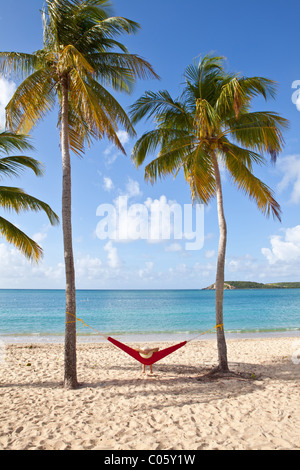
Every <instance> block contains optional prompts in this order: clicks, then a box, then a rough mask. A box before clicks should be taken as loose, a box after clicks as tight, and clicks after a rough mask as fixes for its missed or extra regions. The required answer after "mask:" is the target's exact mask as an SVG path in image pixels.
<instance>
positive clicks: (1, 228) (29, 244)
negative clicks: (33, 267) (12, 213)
mask: <svg viewBox="0 0 300 470" xmlns="http://www.w3.org/2000/svg"><path fill="white" fill-rule="evenodd" d="M0 235H1V236H2V237H4V238H5V239H6V240H7V242H8V243H11V244H13V245H14V246H15V247H16V248H17V249H18V250H20V251H21V253H22V254H23V255H24V256H25V257H26V258H27V259H29V260H31V261H35V262H37V261H39V260H40V258H41V257H42V255H43V250H42V248H41V247H40V246H39V245H38V244H37V243H36V242H35V241H34V240H32V239H31V238H30V237H28V235H26V233H24V232H22V230H20V229H19V228H18V227H16V226H15V225H13V224H12V223H11V222H9V221H8V220H6V219H4V218H3V217H0Z"/></svg>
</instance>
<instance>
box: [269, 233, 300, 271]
mask: <svg viewBox="0 0 300 470" xmlns="http://www.w3.org/2000/svg"><path fill="white" fill-rule="evenodd" d="M270 243H271V248H262V250H261V251H262V254H263V255H264V256H265V257H266V258H267V260H268V261H269V263H270V264H275V263H277V262H284V263H293V264H294V263H295V262H298V263H299V260H300V225H297V226H296V227H292V228H287V229H285V234H284V236H280V235H272V236H271V240H270Z"/></svg>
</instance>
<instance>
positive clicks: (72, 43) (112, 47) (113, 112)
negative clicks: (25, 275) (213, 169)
mask: <svg viewBox="0 0 300 470" xmlns="http://www.w3.org/2000/svg"><path fill="white" fill-rule="evenodd" d="M42 16H43V24H44V42H43V49H41V50H38V51H36V52H34V53H33V54H24V53H16V52H2V53H0V67H1V68H0V70H1V69H2V72H3V73H4V74H5V75H7V74H8V75H10V74H11V73H14V74H17V73H18V74H19V76H21V78H24V77H26V78H25V80H24V81H23V82H22V83H21V85H20V86H19V87H18V89H17V90H16V92H15V94H14V96H13V98H12V99H11V101H10V103H9V104H8V106H7V108H6V112H7V123H8V125H9V126H10V128H12V129H14V130H17V131H22V132H25V133H28V132H29V131H30V129H31V128H32V126H34V125H35V124H36V123H37V122H38V121H39V120H40V119H41V118H43V117H44V116H45V114H46V113H47V112H48V111H49V110H51V109H53V107H54V105H55V102H56V98H58V104H59V119H58V124H59V128H60V142H61V154H62V168H63V188H62V222H63V242H64V256H65V271H66V322H65V323H66V330H65V377H64V385H65V387H66V388H75V387H76V386H77V385H78V383H77V372H76V324H75V321H74V317H75V315H76V299H75V293H76V291H75V272H74V259H73V248H72V224H71V161H70V150H71V151H73V152H74V153H75V154H77V155H81V154H82V153H83V151H84V147H85V144H88V145H90V144H91V141H92V140H93V139H101V138H102V137H104V136H106V137H107V138H108V139H109V140H110V141H111V142H113V143H114V144H115V145H116V146H117V147H118V148H119V149H120V150H121V151H122V152H123V153H124V154H125V150H124V148H123V146H122V144H121V142H120V140H119V138H118V135H117V131H118V126H121V127H122V128H123V129H124V130H125V131H127V132H128V133H129V134H130V135H134V130H133V127H132V125H131V122H130V120H129V118H128V116H127V115H126V113H125V112H124V110H123V109H122V107H121V106H120V105H119V103H118V102H117V100H116V99H115V98H114V97H113V96H112V94H110V93H109V92H108V91H107V87H108V86H110V87H111V88H112V89H113V90H116V91H124V92H127V93H129V92H130V91H131V89H132V85H133V84H134V82H135V80H136V78H148V77H149V78H150V77H151V78H153V77H157V75H156V74H155V73H154V71H153V69H152V67H151V65H150V64H149V63H148V62H147V61H146V60H144V59H142V58H141V57H139V56H137V55H135V54H130V53H129V52H128V51H127V49H126V47H125V46H124V45H123V44H121V43H120V42H119V41H117V39H116V38H117V37H118V36H119V35H120V34H123V33H126V34H132V33H136V32H137V31H138V29H139V25H138V24H137V23H135V22H134V21H131V20H129V19H126V18H122V17H112V16H110V9H109V2H108V1H107V0H46V6H45V8H44V10H43V12H42Z"/></svg>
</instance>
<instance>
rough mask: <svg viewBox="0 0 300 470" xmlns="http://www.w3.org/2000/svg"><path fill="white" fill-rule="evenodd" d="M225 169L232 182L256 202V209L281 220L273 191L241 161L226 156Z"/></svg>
mask: <svg viewBox="0 0 300 470" xmlns="http://www.w3.org/2000/svg"><path fill="white" fill-rule="evenodd" d="M225 164H226V167H227V169H228V171H229V174H230V176H231V178H232V180H233V182H234V183H235V184H236V185H237V187H238V189H241V190H242V191H243V192H244V193H245V194H246V195H247V196H248V197H249V198H250V199H253V200H254V201H255V202H256V205H257V207H258V209H259V210H260V211H261V212H262V213H263V214H264V215H266V216H270V214H271V213H272V215H273V217H274V218H277V219H278V220H279V221H280V220H281V209H280V205H279V204H278V202H277V201H276V200H275V199H274V194H273V191H272V190H271V189H270V188H269V187H268V186H267V185H266V184H265V183H263V182H262V181H261V180H260V179H259V178H257V177H256V176H254V174H253V173H252V172H251V171H250V170H249V169H248V168H247V167H246V165H244V164H243V163H242V161H241V160H239V159H236V158H234V157H233V156H232V155H229V154H227V155H226V159H225Z"/></svg>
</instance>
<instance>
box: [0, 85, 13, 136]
mask: <svg viewBox="0 0 300 470" xmlns="http://www.w3.org/2000/svg"><path fill="white" fill-rule="evenodd" d="M16 88H17V87H16V84H15V83H14V82H11V81H8V80H6V79H5V78H2V77H0V130H1V128H4V127H5V107H6V105H7V104H8V103H9V101H10V99H11V97H12V96H13V94H14V92H15V91H16Z"/></svg>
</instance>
